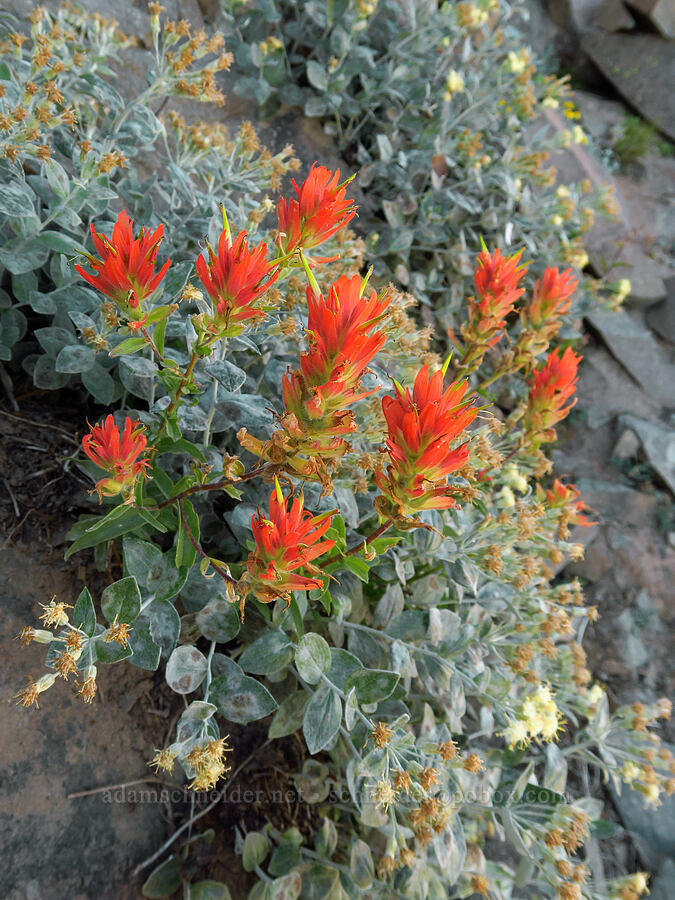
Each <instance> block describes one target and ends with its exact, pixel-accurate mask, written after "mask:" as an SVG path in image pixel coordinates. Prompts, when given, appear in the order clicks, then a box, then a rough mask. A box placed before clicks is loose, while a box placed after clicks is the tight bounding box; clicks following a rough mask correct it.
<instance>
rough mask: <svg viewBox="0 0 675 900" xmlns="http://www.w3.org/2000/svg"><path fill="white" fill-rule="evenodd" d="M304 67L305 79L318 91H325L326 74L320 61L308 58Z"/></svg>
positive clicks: (326, 84) (326, 86)
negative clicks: (305, 71)
mask: <svg viewBox="0 0 675 900" xmlns="http://www.w3.org/2000/svg"><path fill="white" fill-rule="evenodd" d="M306 69H307V80H308V81H309V83H310V84H311V85H312V87H315V88H316V89H317V90H319V91H325V90H326V89H327V88H328V76H327V74H326V70H325V69H324V67H323V66H322V65H321V63H318V62H316V60H314V59H310V60H309V62H308V63H307V67H306ZM308 115H309V113H308Z"/></svg>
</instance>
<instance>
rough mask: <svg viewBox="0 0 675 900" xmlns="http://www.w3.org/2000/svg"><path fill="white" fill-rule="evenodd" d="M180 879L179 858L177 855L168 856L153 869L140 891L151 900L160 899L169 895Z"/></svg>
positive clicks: (177, 886) (180, 881)
mask: <svg viewBox="0 0 675 900" xmlns="http://www.w3.org/2000/svg"><path fill="white" fill-rule="evenodd" d="M182 881H183V879H182V876H181V870H180V859H179V857H178V856H170V857H169V858H168V859H165V860H164V862H163V863H160V864H159V865H158V866H157V868H156V869H154V871H153V872H152V873H151V875H150V877H149V878H148V880H147V881H146V882H145V884H144V885H143V887H142V888H141V893H142V894H143V896H144V897H150V898H151V900H162V898H163V897H170V896H171V894H173V893H175V892H176V891H177V890H178V888H179V887H180V886H181V883H182Z"/></svg>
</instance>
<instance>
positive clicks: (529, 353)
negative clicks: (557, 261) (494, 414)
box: [515, 266, 579, 367]
mask: <svg viewBox="0 0 675 900" xmlns="http://www.w3.org/2000/svg"><path fill="white" fill-rule="evenodd" d="M578 283H579V282H578V280H577V279H576V278H574V277H573V275H572V270H571V269H567V270H566V271H564V272H558V269H556V268H552V267H550V266H549V267H547V268H546V269H545V270H544V274H543V276H542V278H540V279H538V280H537V281H535V283H534V290H533V292H532V300H531V301H530V303H529V304H527V306H524V307H523V308H522V309H521V311H520V321H521V323H522V326H523V330H522V332H521V334H520V336H519V337H518V342H517V345H516V351H515V358H516V366H518V365H525V366H528V367H529V365H531V363H532V360H533V359H534V358H535V357H536V356H538V355H539V354H540V353H543V352H545V351H546V350H547V348H548V345H549V342H550V341H551V339H552V338H553V337H554V336H555V335H556V334H557V332H558V331H559V329H560V326H561V325H562V317H563V316H564V315H566V314H567V313H568V312H569V310H570V307H571V305H572V299H571V298H572V294H573V293H574V291H575V290H576V287H577V284H578Z"/></svg>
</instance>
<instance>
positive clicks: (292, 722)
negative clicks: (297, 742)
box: [267, 691, 309, 740]
mask: <svg viewBox="0 0 675 900" xmlns="http://www.w3.org/2000/svg"><path fill="white" fill-rule="evenodd" d="M308 700H309V694H307V693H306V691H296V692H295V693H294V694H290V695H289V696H288V697H286V699H285V700H283V701H282V702H281V703H280V704H279V709H278V710H277V711H276V712H275V713H274V716H273V718H272V721H271V722H270V727H269V731H268V733H267V736H268V738H269V739H270V740H276V739H277V738H282V737H286V736H287V735H289V734H293V732H295V731H297V730H298V729H299V728H300V727H301V726H302V716H303V713H304V711H305V707H306V706H307V701H308Z"/></svg>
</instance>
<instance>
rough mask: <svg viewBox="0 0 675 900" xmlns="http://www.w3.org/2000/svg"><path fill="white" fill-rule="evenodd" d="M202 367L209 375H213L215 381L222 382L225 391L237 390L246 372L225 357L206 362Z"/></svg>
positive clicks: (243, 380)
mask: <svg viewBox="0 0 675 900" xmlns="http://www.w3.org/2000/svg"><path fill="white" fill-rule="evenodd" d="M204 368H205V369H206V371H207V372H208V373H209V375H213V377H214V378H215V379H216V381H218V382H219V383H220V384H222V386H223V387H224V388H225V390H226V391H230V392H231V393H232V392H234V391H237V390H239V388H240V387H241V386H242V384H244V382H245V381H246V372H244V370H243V369H240V368H239V366H235V365H233V364H232V363H231V362H228V361H227V360H226V359H216V360H214V361H213V362H208V363H206V365H205V366H204Z"/></svg>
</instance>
